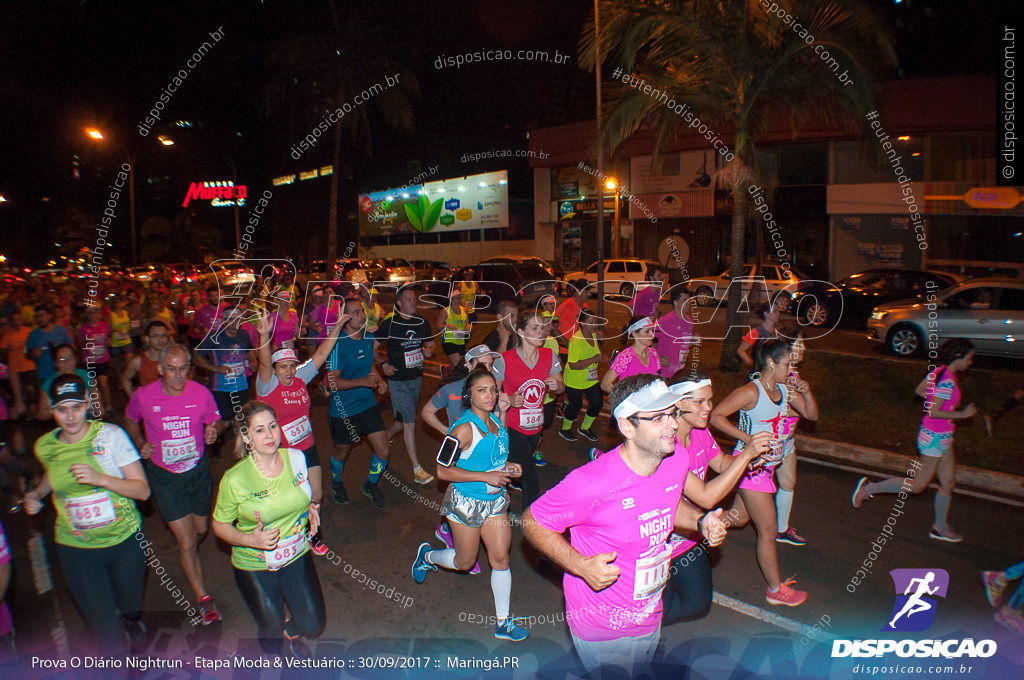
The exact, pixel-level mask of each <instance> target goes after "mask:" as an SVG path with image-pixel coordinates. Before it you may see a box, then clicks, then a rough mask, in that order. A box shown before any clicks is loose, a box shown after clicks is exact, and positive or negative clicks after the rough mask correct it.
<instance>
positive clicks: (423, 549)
mask: <svg viewBox="0 0 1024 680" xmlns="http://www.w3.org/2000/svg"><path fill="white" fill-rule="evenodd" d="M428 552H430V544H429V543H426V542H424V543H420V547H419V550H417V551H416V561H415V562H413V563H412V577H413V579H414V580H415V581H416V583H423V582H424V581H426V580H427V572H428V571H437V567H436V566H435V565H433V564H431V563H430V562H427V553H428Z"/></svg>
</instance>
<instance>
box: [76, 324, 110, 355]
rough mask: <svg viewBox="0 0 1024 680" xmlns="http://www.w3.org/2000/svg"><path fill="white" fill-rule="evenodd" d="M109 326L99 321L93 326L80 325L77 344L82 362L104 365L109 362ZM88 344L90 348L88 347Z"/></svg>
mask: <svg viewBox="0 0 1024 680" xmlns="http://www.w3.org/2000/svg"><path fill="white" fill-rule="evenodd" d="M109 337H110V324H108V323H107V322H106V321H100V322H98V323H96V324H95V325H93V326H88V325H86V324H82V327H81V328H79V329H78V344H79V346H80V347H81V348H82V361H83V362H85V363H87V364H88V363H89V362H92V363H94V364H105V363H107V362H108V361H110V341H109V340H108V338H109ZM90 343H92V344H91V346H90Z"/></svg>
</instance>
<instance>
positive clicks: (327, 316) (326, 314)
mask: <svg viewBox="0 0 1024 680" xmlns="http://www.w3.org/2000/svg"><path fill="white" fill-rule="evenodd" d="M340 318H341V305H340V304H339V303H338V302H334V303H333V304H332V305H331V306H330V311H328V307H327V303H322V304H319V305H317V306H316V307H314V308H313V311H312V312H310V313H309V320H310V321H311V322H312V324H313V327H312V328H310V340H326V339H327V335H328V334H329V333H330V332H331V328H332V327H333V326H334V325H335V324H337V323H338V320H339V319H340Z"/></svg>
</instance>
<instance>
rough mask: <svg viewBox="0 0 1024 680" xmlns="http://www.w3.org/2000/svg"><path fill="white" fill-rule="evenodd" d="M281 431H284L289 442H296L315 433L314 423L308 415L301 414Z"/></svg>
mask: <svg viewBox="0 0 1024 680" xmlns="http://www.w3.org/2000/svg"><path fill="white" fill-rule="evenodd" d="M281 432H283V433H284V436H285V438H286V439H287V440H288V443H289V444H296V443H298V442H300V441H302V440H303V439H305V438H306V437H308V436H309V435H311V434H313V424H312V423H310V422H309V418H307V417H306V416H300V417H299V419H298V420H293V421H292V422H290V423H288V424H287V425H285V426H284V427H282V428H281Z"/></svg>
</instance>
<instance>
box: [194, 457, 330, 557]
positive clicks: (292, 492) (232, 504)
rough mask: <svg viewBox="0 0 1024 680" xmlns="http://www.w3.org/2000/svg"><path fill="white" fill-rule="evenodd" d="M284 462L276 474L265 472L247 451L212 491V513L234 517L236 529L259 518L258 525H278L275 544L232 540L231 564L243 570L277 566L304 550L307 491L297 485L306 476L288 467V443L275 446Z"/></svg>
mask: <svg viewBox="0 0 1024 680" xmlns="http://www.w3.org/2000/svg"><path fill="white" fill-rule="evenodd" d="M278 454H280V456H281V458H282V459H283V460H284V468H283V469H282V470H281V474H279V475H278V476H277V477H274V478H269V477H267V476H265V475H264V474H263V473H261V472H260V470H259V469H258V468H257V466H256V462H255V461H254V460H253V458H252V456H246V457H245V459H243V460H241V461H239V462H238V463H236V464H235V465H234V466H233V467H232V468H231V469H230V470H228V471H227V472H225V473H224V477H223V478H222V479H221V480H220V489H218V491H217V504H216V506H215V507H214V509H213V519H214V521H217V522H223V523H224V524H233V523H235V522H237V526H238V530H239V531H242V532H244V533H247V534H248V533H251V532H252V531H253V529H255V528H256V526H257V524H258V523H259V522H258V521H257V519H256V514H257V513H259V517H260V519H259V521H262V522H263V528H264V530H266V529H272V528H274V527H277V528H279V529H280V530H281V536H280V539H279V540H278V544H277V548H276V549H275V550H273V551H271V550H259V549H257V548H245V547H242V546H238V545H236V546H234V547H232V549H231V564H233V565H234V566H235V567H236V568H238V569H242V570H244V571H263V570H267V569H270V568H272V567H276V568H278V569H279V568H281V567H283V566H285V565H287V564H289V563H291V562H293V561H295V560H296V559H298V558H299V557H301V556H302V555H304V554H305V553H306V551H307V550H309V540H308V535H307V534H308V528H309V502H310V498H309V494H308V493H307V492H306V491H305V490H304V489H303V488H302V487H303V484H304V483H305V482H307V479H306V472H305V471H299V472H298V473H297V472H296V471H295V470H293V468H292V461H291V456H289V455H288V449H285V448H281V449H278Z"/></svg>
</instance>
